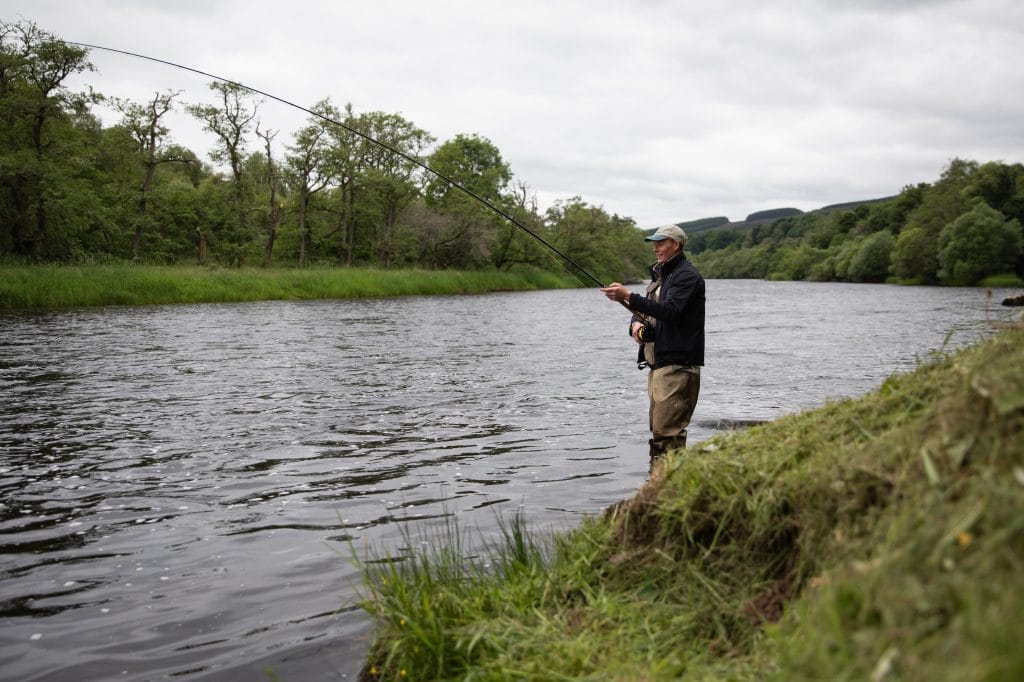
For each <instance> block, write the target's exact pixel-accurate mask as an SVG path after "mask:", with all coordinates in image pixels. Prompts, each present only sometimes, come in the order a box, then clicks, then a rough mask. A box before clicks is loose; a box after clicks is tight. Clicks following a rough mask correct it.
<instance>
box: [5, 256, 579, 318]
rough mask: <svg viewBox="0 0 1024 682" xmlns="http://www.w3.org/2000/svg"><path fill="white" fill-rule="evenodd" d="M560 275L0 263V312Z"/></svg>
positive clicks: (502, 283)
mask: <svg viewBox="0 0 1024 682" xmlns="http://www.w3.org/2000/svg"><path fill="white" fill-rule="evenodd" d="M575 286H579V284H578V283H577V282H576V281H575V280H574V279H573V278H572V277H571V276H569V275H568V274H556V273H550V272H545V271H542V270H536V269H520V270H509V271H453V270H398V269H395V270H389V269H382V268H309V269H298V268H219V267H203V266H156V265H130V264H124V265H87V266H77V265H76V266H72V265H38V266H35V265H0V310H7V311H13V310H56V309H63V308H76V307H86V306H113V305H158V304H175V303H176V304H183V303H229V302H243V301H273V300H313V299H343V298H375V297H387V296H415V295H452V294H479V293H487V292H493V291H531V290H539V289H567V288H572V287H575Z"/></svg>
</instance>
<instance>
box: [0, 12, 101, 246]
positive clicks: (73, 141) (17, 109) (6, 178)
mask: <svg viewBox="0 0 1024 682" xmlns="http://www.w3.org/2000/svg"><path fill="white" fill-rule="evenodd" d="M86 56H87V52H86V50H84V49H82V48H79V47H74V46H71V45H68V44H66V43H64V42H62V41H60V40H58V39H56V38H54V37H53V36H52V35H50V34H49V33H46V32H45V31H42V30H41V29H39V28H38V27H36V25H35V24H33V23H31V22H21V23H17V24H8V23H3V22H0V187H2V189H3V191H2V199H0V217H2V218H3V220H2V221H0V224H2V226H3V227H0V230H2V233H0V249H6V250H10V251H11V252H13V253H14V254H15V255H19V256H31V257H35V258H43V259H46V258H53V257H66V256H68V255H69V254H70V249H71V245H70V241H71V239H72V238H73V237H72V235H73V233H74V232H75V231H76V230H81V229H87V227H88V225H89V222H90V220H91V218H90V216H89V214H88V213H87V214H85V215H83V214H82V212H81V211H80V210H72V209H71V205H73V204H76V203H77V204H79V208H81V203H80V200H81V199H83V197H82V195H81V187H80V185H79V183H80V180H81V178H82V176H81V174H80V173H79V163H80V162H81V161H82V154H81V153H80V148H81V147H80V145H81V144H82V143H83V142H84V137H83V134H82V133H83V132H84V131H81V130H79V129H77V128H76V125H75V124H76V115H81V114H84V113H85V108H86V106H87V104H88V103H89V102H91V101H93V99H94V98H93V96H92V95H91V94H89V93H77V92H72V91H70V90H68V88H67V87H66V86H65V81H66V80H67V79H68V78H69V77H70V76H72V75H73V74H77V73H82V72H85V71H91V70H93V67H92V64H90V63H89V62H88V61H87V60H86ZM92 123H93V122H90V125H92ZM86 203H88V202H86ZM89 213H92V207H90V211H89Z"/></svg>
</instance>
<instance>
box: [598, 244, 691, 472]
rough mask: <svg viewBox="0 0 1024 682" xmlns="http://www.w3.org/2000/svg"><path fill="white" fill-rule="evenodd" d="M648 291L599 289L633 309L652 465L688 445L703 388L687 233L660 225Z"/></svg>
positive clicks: (632, 328) (631, 329)
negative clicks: (647, 403) (644, 376)
mask: <svg viewBox="0 0 1024 682" xmlns="http://www.w3.org/2000/svg"><path fill="white" fill-rule="evenodd" d="M646 241H649V242H653V243H654V256H655V258H656V259H657V262H656V263H655V264H654V265H652V266H651V269H650V270H651V283H650V284H649V285H648V287H647V294H646V296H643V295H640V294H637V293H633V292H631V291H630V290H629V289H627V288H626V287H625V286H624V285H622V284H620V283H618V282H614V283H613V284H611V285H609V286H607V287H603V288H602V289H601V291H602V292H604V295H605V296H607V297H608V298H609V299H610V300H612V301H617V302H619V303H624V304H626V306H627V307H628V308H629V309H630V310H631V311H632V312H633V317H632V318H631V319H630V322H629V334H630V336H632V337H633V339H634V340H635V341H636V342H637V343H638V344H639V345H640V347H639V349H638V351H637V367H638V368H639V369H643V368H644V367H646V368H648V369H649V370H650V371H649V372H648V374H647V395H648V398H649V399H650V408H649V420H650V429H651V439H650V441H649V442H650V457H651V465H652V467H653V465H654V464H655V463H656V462H657V460H658V459H660V458H661V457H662V456H663V455H664V454H665V453H666V452H667V451H668V450H670V449H678V448H683V447H686V430H687V427H689V425H690V418H691V417H692V415H693V409H694V408H695V407H696V406H697V396H698V394H699V393H700V368H701V367H702V366H703V365H704V278H703V277H701V274H700V273H699V272H698V271H697V268H695V267H694V266H693V264H692V263H691V262H690V261H688V260H687V259H686V256H685V255H683V246H685V245H686V232H684V231H683V229H682V228H681V227H679V226H678V225H666V226H664V227H659V228H658V229H657V230H656V231H655V232H654V234H652V235H651V236H649V237H646Z"/></svg>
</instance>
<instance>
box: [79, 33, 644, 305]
mask: <svg viewBox="0 0 1024 682" xmlns="http://www.w3.org/2000/svg"><path fill="white" fill-rule="evenodd" d="M64 42H66V43H67V44H68V45H77V46H79V47H84V48H88V49H92V50H103V51H104V52H112V53H115V54H121V55H126V56H128V57H135V58H137V59H145V60H147V61H151V62H156V63H157V64H164V65H165V66H170V67H172V68H175V69H182V70H183V71H191V72H192V73H197V74H199V75H201V76H206V77H207V78H212V79H214V80H216V81H220V82H221V83H226V84H228V85H233V86H236V87H239V88H242V89H244V90H248V91H249V92H253V93H256V94H257V95H262V96H263V97H266V98H268V99H272V100H274V101H275V102H280V103H281V104H285V105H287V106H290V107H293V108H295V109H298V110H299V111H304V112H306V113H307V114H309V115H311V116H315V117H317V118H319V119H321V120H323V121H325V122H327V123H330V124H331V125H336V126H338V127H339V128H341V129H343V130H347V131H348V132H350V133H352V134H354V135H358V136H359V137H361V138H362V139H364V140H366V141H367V142H370V143H372V144H375V145H377V146H378V147H380V148H382V149H385V150H387V151H389V152H390V153H392V154H395V155H396V156H399V157H401V158H403V159H405V160H406V161H408V162H410V163H412V164H415V165H416V166H418V167H419V168H422V169H423V170H425V171H427V172H428V173H432V174H433V175H435V176H437V177H438V178H440V179H441V180H443V181H445V182H447V183H448V184H449V185H451V186H452V187H455V188H456V189H458V190H460V191H462V192H464V193H465V194H466V195H467V196H469V197H471V198H473V199H475V200H477V201H479V202H480V203H481V204H483V205H484V206H486V207H487V208H489V209H490V210H492V211H494V213H496V214H497V215H498V216H500V217H501V218H503V219H504V220H506V221H508V223H509V224H511V225H513V226H514V227H517V228H518V229H520V230H522V231H523V232H525V233H526V234H528V235H530V236H531V237H533V238H534V239H536V240H537V241H538V242H540V243H541V244H543V245H544V246H545V247H547V249H548V250H549V251H550V252H551V253H554V254H557V255H558V256H560V257H561V258H562V260H563V261H564V262H565V263H568V264H569V265H571V266H572V267H573V268H575V269H576V271H577V272H580V273H582V274H584V275H586V276H587V278H588V279H590V281H592V282H594V283H595V284H596V285H597V286H599V287H604V286H605V285H604V283H603V282H601V280H599V279H598V278H597V277H594V275H592V274H590V273H589V272H588V271H587V270H586V268H584V267H583V266H582V265H580V264H579V263H577V262H576V261H575V260H573V259H572V258H570V257H569V256H567V255H566V254H565V253H563V252H562V251H561V250H559V249H558V248H557V247H555V246H554V245H553V244H551V243H550V242H548V241H547V240H546V239H544V238H543V237H541V236H540V235H539V234H537V233H536V232H534V231H533V230H531V229H530V228H529V227H527V226H526V225H523V223H522V222H520V221H519V220H516V218H515V217H513V216H511V215H509V213H508V212H506V211H504V210H502V209H501V208H500V207H498V206H495V205H494V203H492V202H491V201H489V200H488V199H486V198H484V197H482V196H480V195H479V194H477V193H476V192H474V191H473V190H471V189H469V188H468V187H466V186H464V185H462V184H461V183H459V182H456V181H455V180H453V179H452V178H450V177H448V176H447V175H445V174H444V173H441V172H440V171H438V170H435V169H434V168H431V167H430V166H429V165H427V164H426V163H424V162H423V161H421V160H420V159H418V158H416V157H414V156H410V155H409V154H406V153H405V152H403V151H402V150H400V149H397V148H395V147H393V146H392V145H389V144H387V143H386V142H381V141H380V140H378V139H376V138H374V137H371V136H370V135H368V134H367V133H365V132H363V131H362V130H359V129H358V128H354V127H352V126H350V125H347V124H345V123H343V122H341V121H337V120H335V119H333V118H331V117H329V116H326V115H324V114H322V113H319V112H316V111H313V110H311V109H307V108H306V107H304V106H301V105H299V104H296V103H294V102H291V101H289V100H286V99H284V98H282V97H278V96H277V95H273V94H271V93H269V92H265V91H263V90H260V89H258V88H254V87H252V86H251V85H246V84H245V83H239V82H238V81H235V80H231V79H230V78H225V77H223V76H218V75H216V74H213V73H208V72H206V71H202V70H200V69H197V68H194V67H191V66H186V65H184V64H178V63H176V62H172V61H168V60H166V59H160V58H158V57H151V56H149V55H145V54H141V53H138V52H130V51H128V50H121V49H118V48H114V47H105V46H103V45H94V44H91V43H80V42H76V41H71V40H68V41H64ZM563 267H564V263H563ZM566 270H567V271H568V272H569V273H570V274H572V275H574V276H575V272H573V271H572V270H569V269H568V268H566ZM577 279H578V278H577ZM620 303H622V304H623V305H624V306H625V307H626V309H627V310H628V309H629V306H628V305H626V303H625V302H623V301H620Z"/></svg>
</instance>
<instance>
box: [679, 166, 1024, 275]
mask: <svg viewBox="0 0 1024 682" xmlns="http://www.w3.org/2000/svg"><path fill="white" fill-rule="evenodd" d="M679 224H680V225H681V226H682V227H683V228H684V229H686V230H687V231H688V233H689V234H690V239H689V242H688V245H687V250H688V251H689V252H690V254H691V255H692V257H693V260H694V262H695V263H696V264H697V266H698V267H699V268H700V269H701V272H702V273H703V274H704V276H705V277H712V278H747V279H779V280H808V281H843V282H896V283H906V284H945V285H960V286H972V285H983V286H1024V228H1022V224H1024V165H1021V164H1020V163H1003V162H1001V161H992V162H988V163H978V162H977V161H969V160H964V159H953V160H952V161H950V163H949V166H948V167H947V168H946V169H945V170H943V171H942V174H941V175H940V177H939V178H938V179H937V180H936V181H934V182H931V183H928V182H920V183H918V184H916V185H907V186H906V187H904V188H903V189H902V190H901V191H900V193H899V194H897V195H895V196H891V197H885V198H881V199H871V200H865V201H852V202H847V203H842V204H833V205H830V206H825V207H822V208H820V209H817V210H814V211H808V212H806V213H805V212H802V211H800V210H798V209H795V208H780V209H774V210H770V211H759V212H756V213H752V214H751V215H749V216H747V219H746V220H744V221H741V222H731V221H730V220H729V219H728V218H726V217H721V216H720V217H714V218H703V219H700V220H690V221H686V222H682V223H679Z"/></svg>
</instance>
